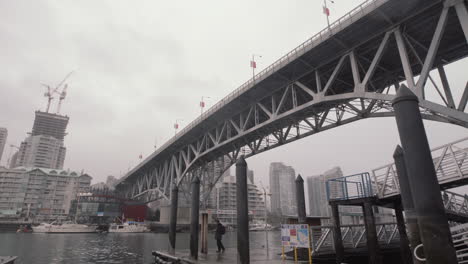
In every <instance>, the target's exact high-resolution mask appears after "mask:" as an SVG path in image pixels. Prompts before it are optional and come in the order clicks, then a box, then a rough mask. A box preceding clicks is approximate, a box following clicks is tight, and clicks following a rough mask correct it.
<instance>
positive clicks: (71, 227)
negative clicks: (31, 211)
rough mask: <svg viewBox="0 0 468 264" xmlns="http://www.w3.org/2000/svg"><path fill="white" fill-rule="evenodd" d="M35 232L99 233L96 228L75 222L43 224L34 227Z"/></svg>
mask: <svg viewBox="0 0 468 264" xmlns="http://www.w3.org/2000/svg"><path fill="white" fill-rule="evenodd" d="M33 231H34V232H35V233H97V230H96V227H95V226H88V225H83V224H77V223H74V222H64V223H56V222H52V223H50V224H48V223H41V224H40V225H38V226H33Z"/></svg>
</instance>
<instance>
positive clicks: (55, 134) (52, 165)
mask: <svg viewBox="0 0 468 264" xmlns="http://www.w3.org/2000/svg"><path fill="white" fill-rule="evenodd" d="M35 115H36V116H35V119H34V124H33V128H32V132H31V133H30V134H29V136H28V137H26V139H25V140H24V141H23V142H21V145H20V147H19V150H18V152H17V154H16V156H15V159H14V163H11V164H10V165H11V166H10V167H12V168H13V167H20V166H22V167H39V168H49V169H62V168H63V165H64V162H65V154H66V148H65V146H64V138H65V136H66V134H67V133H66V132H65V130H66V128H67V125H68V120H69V118H68V117H67V116H62V115H57V114H53V113H46V112H41V111H36V112H35Z"/></svg>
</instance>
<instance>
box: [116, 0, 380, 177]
mask: <svg viewBox="0 0 468 264" xmlns="http://www.w3.org/2000/svg"><path fill="white" fill-rule="evenodd" d="M386 2H388V0H366V1H364V2H363V3H362V4H360V5H359V6H357V7H356V8H354V9H353V10H351V11H350V12H348V13H347V14H345V15H344V16H342V17H340V18H339V19H338V20H336V21H335V22H333V23H332V24H330V26H329V27H327V28H325V29H323V30H321V31H320V32H319V33H317V34H315V35H314V36H312V37H311V38H309V39H308V40H306V41H304V42H303V43H302V44H300V45H299V46H297V47H296V48H295V49H293V50H291V51H290V52H288V53H287V54H286V55H284V56H283V57H281V58H279V59H278V60H276V61H275V62H273V63H272V64H270V66H268V67H266V68H265V69H263V70H262V71H260V72H259V73H257V74H256V75H255V76H253V77H252V78H251V79H249V80H248V81H246V82H245V83H243V84H242V85H241V86H240V87H238V88H237V89H235V90H234V91H232V92H231V93H229V94H228V95H227V96H225V97H224V98H223V99H221V100H220V101H219V102H217V103H216V104H215V105H213V106H212V107H210V108H209V109H208V110H207V111H206V112H204V113H203V114H201V115H200V116H199V117H197V118H196V119H195V120H193V121H192V122H190V123H189V124H188V125H187V126H186V127H184V128H183V129H182V130H181V131H180V132H179V133H177V134H176V135H175V136H174V137H172V138H171V139H169V140H168V141H167V142H166V143H164V144H163V145H162V146H161V147H159V148H158V149H157V150H156V151H155V152H154V153H153V154H151V155H150V156H149V157H147V158H146V159H145V160H143V161H142V162H141V163H140V164H139V165H137V167H135V168H134V169H132V170H131V171H130V172H128V173H127V175H125V176H124V177H122V179H125V178H126V176H128V175H131V174H132V173H133V172H134V171H135V170H137V169H138V168H139V166H140V165H141V164H145V163H146V162H148V161H149V160H150V159H152V158H153V157H154V156H156V155H157V154H159V153H161V152H162V151H163V150H165V149H166V148H167V147H169V146H170V145H171V144H173V143H174V142H175V141H177V140H178V139H179V138H180V137H182V136H183V135H185V134H186V133H187V132H188V131H190V130H191V129H192V128H193V127H195V126H197V125H198V124H199V123H201V122H202V121H203V120H205V119H207V118H208V117H209V116H211V115H212V114H213V113H214V112H216V111H218V110H219V109H221V108H222V107H224V106H225V105H226V104H228V103H229V102H231V101H233V100H234V99H235V98H237V97H238V96H239V95H241V94H243V93H244V92H245V91H247V90H249V89H251V88H252V87H253V86H255V84H256V83H258V82H259V81H261V80H264V79H265V78H266V77H268V76H270V75H271V74H272V73H274V72H276V71H277V70H279V69H280V68H282V67H283V66H284V65H286V64H288V63H289V62H291V61H293V60H295V59H297V58H298V57H300V56H302V55H304V54H305V53H306V52H308V51H309V50H311V49H312V48H314V47H316V46H317V45H318V44H320V43H322V42H323V41H324V40H326V39H328V38H330V37H331V36H332V35H333V34H336V33H338V32H339V31H341V30H342V29H344V28H346V27H347V26H349V25H351V24H352V23H354V22H356V21H357V20H359V19H361V18H362V17H364V16H365V15H367V14H369V13H370V12H372V11H373V10H375V9H376V8H378V7H379V6H381V5H382V4H384V3H386Z"/></svg>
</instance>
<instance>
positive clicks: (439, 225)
mask: <svg viewBox="0 0 468 264" xmlns="http://www.w3.org/2000/svg"><path fill="white" fill-rule="evenodd" d="M392 106H393V108H394V111H395V119H396V123H397V127H398V133H399V135H400V141H401V144H402V147H403V150H404V159H405V163H406V169H407V172H408V175H409V177H408V178H409V183H410V188H411V194H412V196H413V202H414V208H415V211H416V215H417V219H418V225H419V232H420V235H421V240H422V242H423V249H424V254H425V257H426V263H428V264H435V263H446V264H455V263H457V257H456V254H455V249H454V247H453V242H452V237H451V233H450V229H449V225H448V221H447V216H446V215H445V209H444V205H443V202H442V197H441V195H440V187H439V182H438V180H437V175H436V171H435V168H434V163H433V160H432V156H431V151H430V148H429V143H428V141H427V136H426V131H425V129H424V124H423V122H422V118H421V113H420V112H419V100H418V97H416V95H414V93H413V92H412V91H411V90H410V89H408V88H407V87H406V86H405V85H404V84H402V85H401V86H400V88H399V89H398V92H397V94H396V96H395V99H394V100H393V102H392Z"/></svg>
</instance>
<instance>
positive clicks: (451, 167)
mask: <svg viewBox="0 0 468 264" xmlns="http://www.w3.org/2000/svg"><path fill="white" fill-rule="evenodd" d="M431 154H432V157H436V158H433V161H434V167H435V170H436V172H437V179H438V181H439V183H440V184H444V183H450V182H455V181H458V180H461V179H465V178H468V137H467V138H463V139H460V140H457V141H455V142H452V143H449V144H446V145H443V146H440V147H437V148H434V149H432V152H431ZM372 181H373V185H374V189H375V190H376V191H377V197H378V198H385V197H390V196H393V195H398V194H399V193H400V185H399V182H398V175H397V171H396V168H395V164H394V163H391V164H388V165H385V166H382V167H379V168H376V169H374V170H372Z"/></svg>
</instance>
